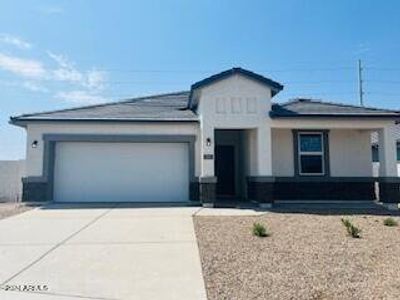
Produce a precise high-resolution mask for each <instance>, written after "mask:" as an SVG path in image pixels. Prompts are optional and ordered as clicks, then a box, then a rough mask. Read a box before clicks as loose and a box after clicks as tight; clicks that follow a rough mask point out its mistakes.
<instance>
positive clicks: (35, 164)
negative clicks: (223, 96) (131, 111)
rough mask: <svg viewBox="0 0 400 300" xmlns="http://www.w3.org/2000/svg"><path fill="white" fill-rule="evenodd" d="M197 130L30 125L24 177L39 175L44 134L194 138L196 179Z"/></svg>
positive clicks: (158, 125)
mask: <svg viewBox="0 0 400 300" xmlns="http://www.w3.org/2000/svg"><path fill="white" fill-rule="evenodd" d="M199 131H200V129H199V125H198V123H173V124H171V123H90V124H88V123H72V122H68V123H62V122H57V123H51V124H50V123H47V124H46V123H32V124H29V125H28V127H27V149H26V157H27V164H26V176H41V175H42V171H43V170H42V169H43V148H44V143H43V140H42V136H43V135H44V134H127V135H134V134H137V135H145V134H149V135H150V134H153V135H158V134H165V135H179V134H180V135H195V136H196V137H197V139H196V143H195V176H199V170H200V167H199V166H200V154H199V151H200V150H199V148H200V145H199V140H200V138H199ZM34 140H37V141H38V142H39V143H38V146H37V148H32V147H31V144H32V142H33V141H34ZM166 159H167V158H166Z"/></svg>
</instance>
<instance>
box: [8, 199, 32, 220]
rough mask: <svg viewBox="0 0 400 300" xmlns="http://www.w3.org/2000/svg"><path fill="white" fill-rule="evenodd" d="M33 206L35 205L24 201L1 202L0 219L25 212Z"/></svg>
mask: <svg viewBox="0 0 400 300" xmlns="http://www.w3.org/2000/svg"><path fill="white" fill-rule="evenodd" d="M33 208H34V206H30V205H26V204H23V203H8V202H7V203H0V220H1V219H5V218H8V217H11V216H14V215H18V214H21V213H24V212H26V211H28V210H31V209H33Z"/></svg>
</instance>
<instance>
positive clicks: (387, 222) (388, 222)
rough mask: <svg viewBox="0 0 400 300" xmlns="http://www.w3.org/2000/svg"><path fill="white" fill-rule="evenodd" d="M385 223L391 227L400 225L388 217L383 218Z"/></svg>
mask: <svg viewBox="0 0 400 300" xmlns="http://www.w3.org/2000/svg"><path fill="white" fill-rule="evenodd" d="M383 224H384V225H385V226H389V227H393V226H398V225H399V223H398V222H397V221H396V220H395V219H393V218H386V219H385V220H383Z"/></svg>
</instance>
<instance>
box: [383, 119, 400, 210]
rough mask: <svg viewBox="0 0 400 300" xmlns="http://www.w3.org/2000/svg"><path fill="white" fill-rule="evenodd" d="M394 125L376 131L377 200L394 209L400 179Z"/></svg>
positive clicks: (399, 187)
mask: <svg viewBox="0 0 400 300" xmlns="http://www.w3.org/2000/svg"><path fill="white" fill-rule="evenodd" d="M394 130H395V128H394V124H393V125H389V126H386V127H384V128H382V129H380V130H379V131H378V135H379V147H378V148H379V198H380V201H381V202H383V203H387V204H389V206H390V207H393V208H396V207H395V206H397V205H398V203H399V202H400V178H399V177H398V174H397V159H396V139H395V135H394Z"/></svg>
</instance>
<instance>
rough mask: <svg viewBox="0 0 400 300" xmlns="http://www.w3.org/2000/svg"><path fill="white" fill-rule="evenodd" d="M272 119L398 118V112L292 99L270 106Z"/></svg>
mask: <svg viewBox="0 0 400 300" xmlns="http://www.w3.org/2000/svg"><path fill="white" fill-rule="evenodd" d="M270 115H271V117H272V118H299V117H327V118H331V117H374V118H385V117H390V118H399V119H400V112H399V111H394V110H389V109H378V108H371V107H363V106H356V105H349V104H342V103H332V102H323V101H319V100H311V99H302V98H299V99H294V100H291V101H289V102H286V103H283V104H278V103H275V104H273V105H272V110H271V113H270Z"/></svg>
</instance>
